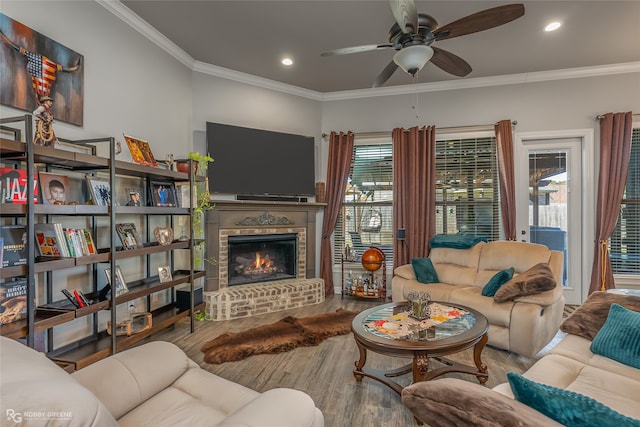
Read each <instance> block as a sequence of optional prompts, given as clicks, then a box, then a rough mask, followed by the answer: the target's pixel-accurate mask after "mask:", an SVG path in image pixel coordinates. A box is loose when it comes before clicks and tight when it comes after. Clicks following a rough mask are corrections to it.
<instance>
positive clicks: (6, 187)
mask: <svg viewBox="0 0 640 427" xmlns="http://www.w3.org/2000/svg"><path fill="white" fill-rule="evenodd" d="M0 189H1V190H0V191H1V194H0V196H1V202H2V203H13V204H21V205H24V204H26V203H27V171H26V170H24V169H14V168H0ZM33 203H38V174H37V172H34V174H33Z"/></svg>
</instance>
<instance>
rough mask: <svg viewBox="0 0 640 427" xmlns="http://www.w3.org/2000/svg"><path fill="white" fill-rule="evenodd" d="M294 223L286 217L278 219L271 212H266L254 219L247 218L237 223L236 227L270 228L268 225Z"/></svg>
mask: <svg viewBox="0 0 640 427" xmlns="http://www.w3.org/2000/svg"><path fill="white" fill-rule="evenodd" d="M293 224H294V222H293V221H291V220H290V219H289V218H287V217H286V216H281V217H277V216H274V215H272V214H270V213H269V212H265V213H263V214H262V215H259V216H254V217H250V216H248V217H246V218H245V219H243V220H242V221H238V222H236V225H248V226H256V225H259V226H268V225H293Z"/></svg>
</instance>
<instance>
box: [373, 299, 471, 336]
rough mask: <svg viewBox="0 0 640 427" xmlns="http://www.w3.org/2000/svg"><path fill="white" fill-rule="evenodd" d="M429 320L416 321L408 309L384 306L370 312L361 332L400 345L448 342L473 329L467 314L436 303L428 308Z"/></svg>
mask: <svg viewBox="0 0 640 427" xmlns="http://www.w3.org/2000/svg"><path fill="white" fill-rule="evenodd" d="M429 308H430V310H431V316H430V317H429V318H426V319H423V320H419V319H416V318H414V317H413V316H412V312H411V308H410V306H409V305H398V306H388V307H385V308H382V309H380V310H378V311H374V312H373V313H371V314H370V315H369V316H368V317H367V318H366V319H365V320H364V327H365V329H366V330H367V331H368V332H370V333H371V334H373V335H376V336H378V337H381V338H387V339H393V340H404V341H431V340H438V339H442V338H449V337H452V336H455V335H458V334H461V333H463V332H465V331H468V330H469V329H471V328H472V327H473V325H475V321H476V318H475V316H473V315H472V314H471V313H469V312H468V311H466V310H464V309H462V308H458V307H452V306H449V305H445V304H442V303H438V302H432V303H430V304H429Z"/></svg>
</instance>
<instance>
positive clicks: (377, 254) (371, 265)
mask: <svg viewBox="0 0 640 427" xmlns="http://www.w3.org/2000/svg"><path fill="white" fill-rule="evenodd" d="M384 258H385V256H384V252H382V250H380V249H379V248H376V247H373V246H372V247H370V248H369V249H367V250H366V251H364V253H363V254H362V266H363V267H364V269H365V270H367V271H371V272H373V271H377V270H378V269H380V267H382V263H383V262H384Z"/></svg>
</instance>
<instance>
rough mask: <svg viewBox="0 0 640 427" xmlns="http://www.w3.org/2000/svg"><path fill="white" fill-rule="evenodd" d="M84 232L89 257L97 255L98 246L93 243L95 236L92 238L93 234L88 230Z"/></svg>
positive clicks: (83, 230)
mask: <svg viewBox="0 0 640 427" xmlns="http://www.w3.org/2000/svg"><path fill="white" fill-rule="evenodd" d="M82 232H83V233H84V239H85V242H87V250H88V251H89V255H95V254H97V253H98V250H97V249H96V244H95V243H94V242H93V236H91V232H90V231H89V230H88V229H86V228H84V229H82Z"/></svg>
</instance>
